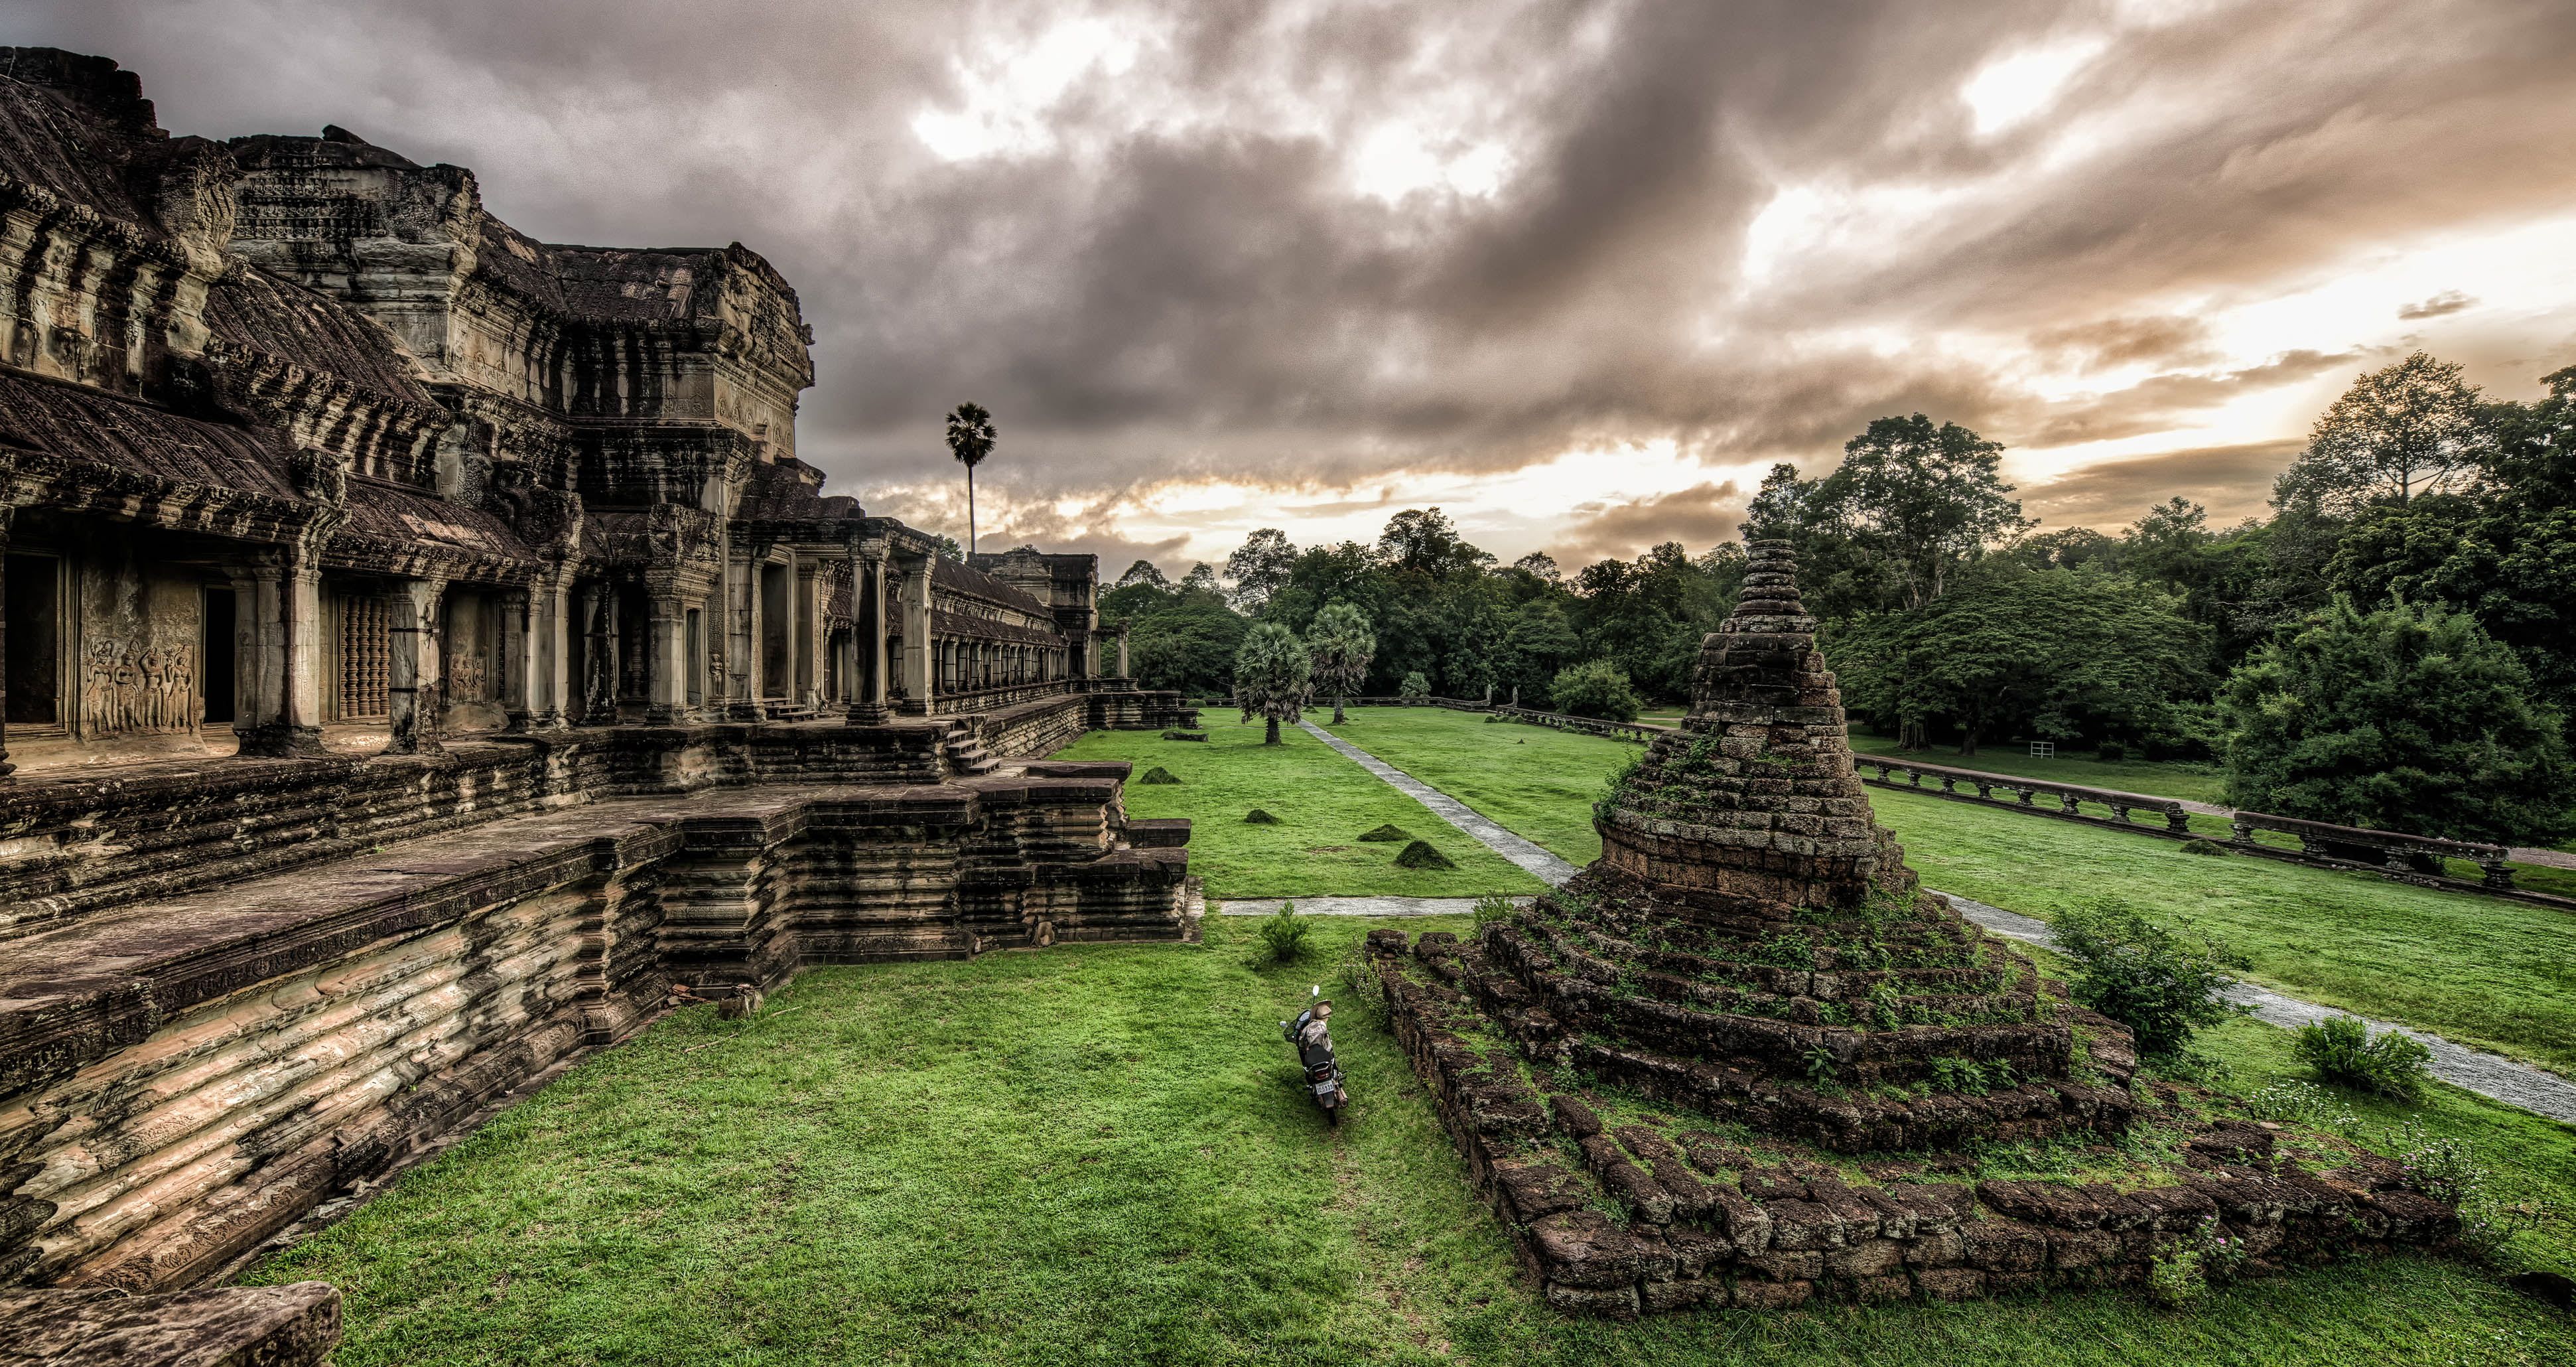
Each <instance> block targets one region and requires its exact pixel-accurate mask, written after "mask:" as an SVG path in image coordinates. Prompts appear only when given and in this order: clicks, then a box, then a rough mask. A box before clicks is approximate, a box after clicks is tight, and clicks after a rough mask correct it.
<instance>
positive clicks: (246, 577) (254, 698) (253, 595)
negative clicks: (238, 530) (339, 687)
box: [232, 553, 286, 755]
mask: <svg viewBox="0 0 2576 1367" xmlns="http://www.w3.org/2000/svg"><path fill="white" fill-rule="evenodd" d="M279 574H280V570H279V568H278V565H277V561H276V557H275V556H274V555H273V554H266V553H264V554H260V555H258V556H255V557H253V558H252V560H251V561H250V563H249V564H247V565H245V566H243V567H242V568H240V569H237V570H235V571H233V575H232V581H233V735H234V736H235V737H237V738H238V739H239V741H240V745H239V749H240V752H241V753H242V754H245V755H257V754H264V753H266V747H267V743H268V738H269V736H270V735H271V734H272V733H273V731H274V730H275V728H276V723H277V706H278V695H279V694H281V693H283V692H284V691H285V687H284V685H285V669H284V665H285V660H286V654H285V649H284V646H285V639H284V638H283V637H282V636H280V635H279V634H278V626H277V600H278V590H277V581H278V576H279Z"/></svg>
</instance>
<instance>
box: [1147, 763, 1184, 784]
mask: <svg viewBox="0 0 2576 1367" xmlns="http://www.w3.org/2000/svg"><path fill="white" fill-rule="evenodd" d="M1136 781H1137V782H1138V783H1178V782H1180V780H1179V779H1176V778H1174V777H1172V771H1171V770H1169V769H1166V768H1164V767H1163V766H1161V765H1159V764H1157V765H1155V766H1154V767H1153V768H1151V769H1148V770H1146V771H1145V772H1144V774H1143V775H1142V776H1140V777H1138V778H1137V780H1136Z"/></svg>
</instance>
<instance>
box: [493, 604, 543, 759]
mask: <svg viewBox="0 0 2576 1367" xmlns="http://www.w3.org/2000/svg"><path fill="white" fill-rule="evenodd" d="M529 600H530V594H529V593H528V592H527V591H526V590H524V589H522V590H517V591H514V592H509V593H504V594H502V595H501V711H502V714H503V715H504V716H506V717H508V718H509V722H508V725H507V727H506V729H508V730H511V731H525V730H527V729H528V725H529V721H530V719H531V718H533V717H534V716H535V715H536V711H537V707H536V699H535V697H534V696H533V693H534V690H535V676H536V671H535V670H534V669H532V668H530V658H531V656H532V655H533V654H534V653H535V652H534V651H533V650H531V649H530V641H529V637H530V636H531V635H533V634H534V630H535V627H536V614H535V613H533V612H531V611H530V610H529Z"/></svg>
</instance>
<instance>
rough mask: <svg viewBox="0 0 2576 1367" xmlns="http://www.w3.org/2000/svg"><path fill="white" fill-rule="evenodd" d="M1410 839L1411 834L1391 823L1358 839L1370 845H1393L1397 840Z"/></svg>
mask: <svg viewBox="0 0 2576 1367" xmlns="http://www.w3.org/2000/svg"><path fill="white" fill-rule="evenodd" d="M1412 838H1413V832H1411V831H1408V830H1406V829H1405V828H1403V827H1402V826H1398V825H1396V824H1394V823H1393V822H1389V823H1387V824H1386V825H1383V826H1380V827H1378V828H1377V829H1376V830H1373V831H1369V832H1366V833H1364V834H1362V835H1361V836H1360V839H1362V840H1365V841H1368V842H1370V843H1371V844H1393V843H1394V842H1396V841H1399V840H1411V839H1412Z"/></svg>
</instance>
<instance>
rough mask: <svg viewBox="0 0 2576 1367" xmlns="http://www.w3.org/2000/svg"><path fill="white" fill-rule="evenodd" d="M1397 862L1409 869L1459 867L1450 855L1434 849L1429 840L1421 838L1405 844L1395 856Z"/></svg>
mask: <svg viewBox="0 0 2576 1367" xmlns="http://www.w3.org/2000/svg"><path fill="white" fill-rule="evenodd" d="M1395 862H1396V863H1397V864H1398V865H1400V866H1402V867H1404V868H1408V869H1454V868H1456V867H1458V866H1457V865H1456V864H1453V863H1451V862H1449V856H1447V855H1445V854H1442V853H1441V852H1440V851H1438V850H1436V849H1433V848H1432V847H1431V845H1430V843H1429V842H1427V841H1421V840H1416V841H1414V842H1413V843H1412V844H1410V845H1407V846H1405V847H1404V848H1403V850H1401V851H1399V852H1398V853H1397V854H1396V856H1395Z"/></svg>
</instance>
